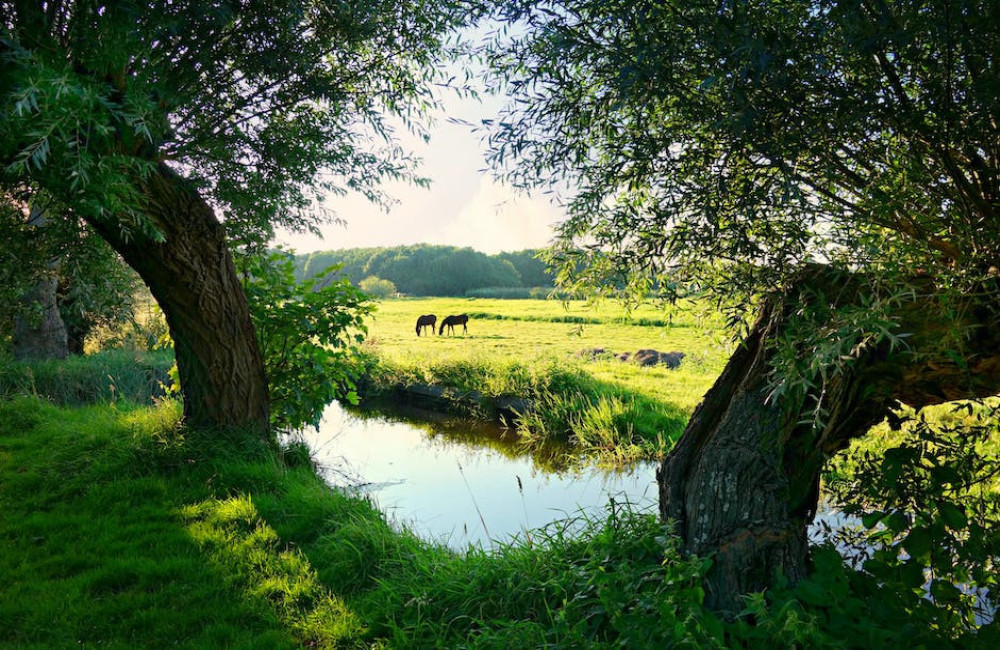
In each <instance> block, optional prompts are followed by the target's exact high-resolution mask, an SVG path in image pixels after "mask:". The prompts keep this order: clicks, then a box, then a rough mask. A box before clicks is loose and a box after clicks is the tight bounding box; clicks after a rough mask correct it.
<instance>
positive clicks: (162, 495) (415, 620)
mask: <svg viewBox="0 0 1000 650" xmlns="http://www.w3.org/2000/svg"><path fill="white" fill-rule="evenodd" d="M178 417H179V409H178V408H177V406H176V405H175V404H172V403H169V402H167V403H163V404H160V405H158V406H155V407H132V406H127V405H124V404H118V405H109V404H100V405H94V406H87V407H57V406H54V405H52V404H49V403H47V402H45V401H42V400H40V399H38V398H36V397H19V398H13V399H7V400H0V584H2V585H3V588H2V589H0V647H9V648H69V647H94V646H100V647H108V648H147V647H148V648H161V647H165V646H170V647H180V648H222V647H232V648H297V647H321V648H335V647H341V648H352V647H391V648H428V647H441V648H459V647H462V648H522V647H558V648H607V647H627V648H640V649H641V648H660V647H671V646H679V647H698V648H713V647H734V648H742V647H749V648H768V647H849V646H851V645H852V644H853V645H860V646H862V647H916V646H918V645H920V644H924V645H925V646H926V647H954V645H953V644H952V643H951V642H950V641H949V640H948V639H947V638H946V637H947V635H948V634H949V631H948V630H934V629H930V628H927V629H922V628H919V627H914V626H909V627H907V628H906V629H905V630H904V629H903V628H901V627H899V621H900V620H901V619H899V614H900V613H899V612H896V618H893V619H891V620H889V621H888V622H887V623H885V624H883V623H882V622H881V621H880V617H881V616H882V613H881V612H882V609H880V601H879V600H878V593H877V590H878V585H877V584H875V583H874V582H872V581H870V580H868V581H867V582H864V581H865V580H866V579H865V578H863V577H862V576H861V575H860V574H853V572H845V571H844V569H843V568H842V567H841V566H840V564H839V562H832V563H830V562H828V563H827V565H828V566H827V568H826V573H824V574H823V575H822V576H820V578H817V580H820V581H819V582H809V581H807V582H806V584H807V586H808V587H809V588H810V589H811V591H806V592H805V593H806V595H808V594H810V593H812V594H822V595H823V598H821V599H819V600H816V599H815V598H812V599H808V598H807V599H805V600H802V601H799V600H796V599H795V598H794V597H793V596H794V594H793V595H789V594H788V593H787V592H782V595H781V596H780V598H779V599H778V600H775V601H772V600H770V599H767V600H766V599H765V598H763V597H758V598H756V599H754V600H753V601H752V606H753V612H754V614H753V616H751V617H747V618H744V619H742V620H739V621H737V622H735V623H723V622H722V621H720V620H718V619H717V618H716V617H714V616H713V615H712V614H710V613H708V612H706V611H705V610H704V608H703V607H702V604H701V603H702V598H703V596H704V594H703V592H702V587H701V576H702V574H703V572H704V570H705V569H706V567H707V563H706V562H704V561H702V560H700V559H698V558H692V557H687V558H685V557H682V556H681V554H680V553H679V552H678V550H677V548H676V541H675V540H673V539H672V538H671V537H670V536H669V535H667V530H666V529H665V527H664V526H663V525H661V524H660V523H658V522H657V521H656V518H655V517H654V516H653V515H651V514H639V513H634V512H632V511H631V510H630V509H629V508H628V507H627V506H626V507H622V505H621V504H619V505H615V504H612V506H611V507H610V508H609V509H608V511H607V513H606V514H605V516H604V517H602V518H598V519H593V520H589V521H587V520H582V519H578V520H567V521H562V522H556V523H554V524H552V525H550V526H549V527H547V528H545V529H542V530H534V531H528V532H527V533H525V535H524V537H523V538H522V539H521V540H519V541H516V542H514V543H511V544H509V545H506V546H502V547H501V548H499V549H498V550H497V551H495V552H484V551H481V550H472V551H470V552H468V553H464V554H463V553H455V552H452V551H449V550H447V549H445V548H443V547H441V546H438V545H433V544H429V543H425V542H422V541H420V540H418V539H417V538H416V537H414V536H413V535H412V534H410V533H408V532H406V531H398V530H395V529H393V528H392V527H390V526H389V525H388V524H387V523H386V521H385V520H384V518H383V517H382V516H381V514H379V513H378V512H377V511H376V510H375V509H374V508H373V507H372V505H371V504H370V503H369V502H367V501H365V500H363V499H360V498H356V497H350V496H347V495H345V494H344V493H342V492H339V491H336V490H332V489H330V488H328V487H327V486H326V485H325V484H323V482H322V481H321V480H320V479H319V478H318V476H317V475H316V473H315V470H314V468H313V467H312V464H311V461H310V459H309V456H308V453H305V452H304V450H303V449H302V448H301V447H300V446H297V445H292V446H290V447H288V448H285V449H274V448H271V447H269V446H268V445H266V444H264V443H262V442H256V441H255V440H254V439H253V438H248V437H245V436H243V435H240V434H238V433H233V432H228V433H227V432H222V431H217V432H211V433H208V432H192V431H188V430H185V429H184V428H183V427H181V426H179V425H178ZM848 581H862V582H863V586H864V589H862V590H861V592H862V593H863V594H864V595H863V596H859V597H855V596H852V595H851V594H852V593H853V590H854V589H855V588H856V587H851V588H850V589H848V586H847V584H848ZM830 594H834V595H835V600H834V601H831V600H830V597H831V596H830ZM845 613H846V614H849V617H848V618H845ZM976 640H977V639H976V638H975V637H969V636H966V637H964V638H963V639H959V641H962V643H959V641H955V644H957V645H958V646H960V647H974V645H975V641H976ZM984 647H989V645H985V646H984Z"/></svg>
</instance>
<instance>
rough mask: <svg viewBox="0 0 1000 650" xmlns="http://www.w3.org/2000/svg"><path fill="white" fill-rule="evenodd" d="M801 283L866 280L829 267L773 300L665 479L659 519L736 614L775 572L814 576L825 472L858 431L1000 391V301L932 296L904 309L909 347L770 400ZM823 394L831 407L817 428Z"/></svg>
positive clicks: (844, 288) (853, 288) (844, 285)
mask: <svg viewBox="0 0 1000 650" xmlns="http://www.w3.org/2000/svg"><path fill="white" fill-rule="evenodd" d="M928 285H929V283H928ZM803 290H805V291H811V292H813V295H816V293H815V292H821V293H825V294H827V296H830V295H832V294H834V293H836V294H838V295H842V296H843V295H848V296H854V297H856V296H859V295H861V292H862V291H863V290H864V285H863V284H862V283H861V282H860V281H859V279H858V278H853V279H851V278H848V279H845V278H844V277H843V276H836V275H835V274H832V272H827V271H824V270H822V269H821V270H818V271H816V272H814V273H813V274H811V275H810V276H809V277H808V278H806V279H805V280H803V282H802V284H801V285H799V286H798V287H795V288H793V290H792V291H789V292H788V293H787V294H786V295H785V299H784V300H783V301H781V304H777V301H776V302H775V303H772V304H769V305H766V306H765V307H764V308H763V310H762V313H761V314H760V317H759V319H758V320H757V322H756V323H755V325H754V326H753V327H752V329H751V332H750V334H749V336H748V337H747V338H746V339H745V341H744V342H743V343H742V344H741V346H740V347H739V348H738V349H737V351H736V352H735V353H734V354H733V356H732V358H731V359H730V360H729V362H728V364H727V365H726V368H725V369H724V370H723V372H722V374H721V376H720V377H719V379H718V380H717V381H716V383H715V385H714V386H713V387H712V388H711V389H710V390H709V391H708V393H706V395H705V398H704V400H703V401H702V403H701V404H700V405H699V406H698V408H697V409H696V410H695V412H694V414H693V415H692V417H691V420H690V422H689V423H688V426H687V428H686V429H685V431H684V434H683V435H682V437H681V439H680V440H679V441H678V444H677V446H676V447H675V448H674V449H673V451H672V452H671V453H670V454H669V456H668V457H667V458H666V459H664V461H663V463H662V465H661V467H660V471H659V472H658V474H657V480H658V482H659V489H660V513H661V516H662V517H663V518H664V520H667V521H671V522H673V523H674V525H675V530H676V532H677V534H679V535H680V537H681V538H682V540H683V549H684V550H685V551H687V552H690V553H695V554H698V555H705V556H708V555H711V556H712V557H713V560H714V562H713V565H712V568H711V569H710V571H709V574H708V575H707V577H706V601H707V604H708V605H709V606H710V607H713V608H714V609H717V610H719V611H722V612H724V613H726V614H729V615H732V614H734V613H737V612H738V611H739V610H740V609H741V608H742V601H741V596H742V595H743V594H747V593H750V592H754V591H760V590H763V589H765V588H767V587H768V586H769V585H771V584H773V581H774V579H775V576H776V575H777V574H778V573H781V574H783V575H784V576H785V577H786V578H787V579H789V580H790V581H791V582H793V583H794V582H796V581H798V580H800V579H802V578H803V577H804V576H805V575H806V574H807V571H808V568H809V547H808V542H807V537H806V534H807V527H808V526H809V524H810V523H811V522H812V519H813V516H814V515H815V513H816V509H817V505H818V498H819V479H820V472H821V470H822V468H823V465H824V463H825V462H826V461H827V460H828V459H829V458H830V457H831V456H832V455H833V454H835V453H837V452H838V451H839V450H841V449H843V448H844V447H845V446H846V445H847V444H848V443H849V442H850V440H851V439H852V438H854V437H857V436H860V435H863V434H864V433H866V432H867V431H868V430H869V429H870V428H871V427H872V426H873V425H874V424H877V423H878V422H880V421H881V420H882V419H883V418H885V416H886V415H887V414H888V412H889V409H890V408H891V407H893V406H894V405H896V403H897V401H898V402H903V403H905V404H908V405H910V406H913V407H921V406H925V405H928V404H934V403H940V402H944V401H950V400H954V399H962V398H973V397H984V396H988V395H994V394H997V393H998V392H1000V336H998V332H1000V328H998V327H997V317H996V314H997V313H998V310H997V309H996V307H997V305H996V304H988V303H987V302H986V300H985V299H983V298H977V299H972V298H969V299H968V300H966V301H965V302H964V304H963V305H961V306H960V308H959V309H958V310H954V311H952V312H951V313H960V314H962V316H961V319H960V322H955V321H954V319H952V318H949V317H947V316H946V315H945V314H943V313H942V309H941V305H940V304H939V303H938V301H936V300H935V298H934V295H933V292H931V293H928V294H925V295H924V297H922V298H918V299H915V300H914V301H912V302H910V303H908V304H906V305H904V306H903V307H902V308H901V309H900V310H899V314H898V315H897V316H898V320H897V322H898V323H899V326H900V327H899V330H898V331H899V332H905V333H907V334H910V336H909V337H907V338H906V339H905V340H906V341H908V342H909V344H908V345H907V346H905V347H900V348H897V349H896V350H895V351H890V348H889V346H888V345H882V346H880V347H878V348H876V349H874V350H871V351H869V352H867V353H865V354H864V355H862V356H861V358H859V359H857V360H856V361H855V362H854V363H852V364H851V365H849V366H848V367H846V368H844V369H842V370H841V371H840V372H838V373H833V374H832V376H829V377H827V379H826V381H824V382H822V383H821V385H819V386H817V388H815V389H812V390H811V391H809V392H807V393H805V394H804V395H801V396H799V397H798V398H789V399H780V400H770V399H768V396H769V394H770V389H771V385H772V382H771V378H770V376H769V375H770V373H771V370H772V367H773V363H772V361H773V355H774V353H775V349H776V348H775V343H776V342H777V339H778V338H779V337H780V336H781V334H782V332H783V330H784V328H785V327H786V326H787V324H788V322H789V318H790V314H792V313H793V312H794V311H795V309H794V308H795V307H796V306H797V305H798V304H799V303H800V300H801V299H802V296H803V295H804V294H803V293H802V292H803ZM949 323H951V325H953V326H957V327H959V328H961V331H962V332H963V336H962V337H961V341H962V345H961V346H960V349H956V348H955V347H950V346H949V345H947V344H944V345H943V342H945V341H948V340H950V339H948V337H947V336H945V335H946V329H947V328H948V327H949ZM817 383H819V382H817ZM817 391H822V399H823V404H824V408H825V409H826V414H825V417H824V418H823V420H822V424H821V425H820V426H818V427H816V426H813V419H812V413H811V408H812V407H813V406H814V404H815V399H816V398H817V397H819V395H818V393H817Z"/></svg>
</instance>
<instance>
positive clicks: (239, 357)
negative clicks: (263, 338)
mask: <svg viewBox="0 0 1000 650" xmlns="http://www.w3.org/2000/svg"><path fill="white" fill-rule="evenodd" d="M142 190H143V193H144V198H145V199H146V201H147V205H146V216H148V217H149V219H150V220H151V221H152V223H153V225H154V226H156V228H157V229H158V230H159V232H160V233H161V234H162V236H163V240H162V241H156V240H155V239H154V238H153V237H152V236H150V235H148V234H146V233H144V232H142V231H141V230H139V229H133V230H132V231H131V232H129V233H128V234H127V235H126V234H123V233H122V232H121V231H120V230H119V229H118V228H117V226H115V225H108V224H107V223H104V222H101V221H99V220H91V224H92V225H93V226H94V227H95V228H96V229H97V231H98V232H99V233H101V235H102V236H103V237H104V238H105V239H106V240H107V241H108V242H109V243H110V244H111V245H112V246H113V247H114V248H115V250H117V251H118V252H119V253H120V254H121V255H122V257H123V258H124V259H125V261H126V262H127V263H128V264H129V265H130V266H131V267H132V268H133V269H135V270H136V272H138V273H139V275H140V277H142V279H143V280H144V281H145V283H146V284H147V286H149V290H150V292H151V293H152V294H153V297H154V298H156V301H157V303H159V305H160V308H161V309H162V310H163V314H164V317H165V318H166V321H167V325H168V327H169V328H170V335H171V337H172V338H173V340H174V352H175V355H176V357H177V370H178V372H179V374H180V384H181V394H182V395H183V398H184V418H185V421H186V422H187V423H188V424H189V425H190V426H195V427H236V428H243V429H247V430H250V431H253V432H255V433H257V434H259V435H262V436H264V437H268V436H269V433H268V420H269V408H270V402H269V397H268V389H267V379H266V376H265V373H264V363H263V359H262V357H261V353H260V350H259V349H258V346H257V339H256V336H255V334H254V327H253V323H252V321H251V319H250V312H249V309H248V308H247V303H246V297H245V296H244V294H243V289H242V287H241V286H240V283H239V279H238V276H237V274H236V269H235V267H234V265H233V260H232V256H231V255H230V253H229V249H228V247H227V245H226V239H225V235H224V233H223V228H222V225H221V224H220V223H219V221H218V220H217V219H216V218H215V215H214V213H213V211H212V208H211V207H210V206H209V205H208V203H207V202H206V201H205V200H204V199H203V198H202V197H201V196H200V195H199V194H198V192H197V191H196V190H195V189H194V188H193V187H192V186H191V184H190V183H189V182H188V181H187V180H186V179H184V178H183V177H181V176H180V175H179V174H177V173H176V172H174V171H173V170H171V169H170V168H169V167H167V166H166V165H163V164H161V165H160V166H159V167H158V169H157V171H156V173H154V174H153V175H152V176H151V177H150V178H149V179H147V180H146V181H145V182H144V185H143V187H142Z"/></svg>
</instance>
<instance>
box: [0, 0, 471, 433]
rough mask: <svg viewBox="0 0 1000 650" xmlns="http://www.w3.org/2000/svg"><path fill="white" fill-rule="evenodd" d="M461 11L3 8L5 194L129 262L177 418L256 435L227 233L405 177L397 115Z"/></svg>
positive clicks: (250, 338)
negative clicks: (88, 231)
mask: <svg viewBox="0 0 1000 650" xmlns="http://www.w3.org/2000/svg"><path fill="white" fill-rule="evenodd" d="M470 17H471V11H470V10H469V8H468V7H466V6H465V4H464V3H462V2H460V1H456V2H425V1H423V0H402V1H397V0H394V1H392V2H386V1H383V0H364V1H362V2H351V3H323V2H310V1H304V0H278V1H276V2H241V1H237V0H233V1H221V2H215V1H213V2H209V1H201V0H181V1H179V2H173V1H170V2H168V1H166V0H160V1H156V0H154V1H153V2H130V1H124V2H107V3H103V2H78V1H74V0H64V1H59V0H54V1H52V2H21V1H18V0H15V1H0V190H2V191H3V192H4V193H5V195H6V196H10V197H14V196H26V195H27V196H29V198H30V195H31V194H32V192H46V193H48V194H49V195H51V196H53V197H55V198H56V199H58V201H59V202H60V203H61V204H62V205H65V206H67V212H68V216H70V217H72V218H82V219H85V220H86V221H87V222H88V223H89V224H90V225H91V226H93V228H94V229H95V230H96V231H97V232H99V233H100V234H101V236H102V237H104V238H105V239H106V240H107V241H108V242H109V243H110V244H111V245H112V247H113V248H114V249H115V250H116V251H118V252H119V253H120V254H121V255H122V257H123V258H124V259H125V260H126V262H127V263H128V264H129V265H130V266H132V267H133V268H134V269H135V270H136V271H137V272H138V273H139V275H140V276H141V277H142V279H143V280H144V281H145V283H146V284H147V285H148V286H149V288H150V290H151V292H152V294H153V296H154V297H155V298H156V300H157V302H158V303H159V304H160V306H161V308H162V309H163V312H164V315H165V316H166V320H167V323H168V325H169V327H170V332H171V335H172V336H173V339H174V345H175V351H176V355H177V365H178V370H179V373H180V381H181V386H182V392H183V396H184V412H185V418H186V419H187V421H188V422H189V423H191V424H193V425H207V426H240V427H248V428H250V429H253V430H256V431H258V432H260V433H261V434H263V433H264V432H265V431H266V428H267V422H268V393H267V384H266V380H265V374H264V369H263V365H262V362H261V355H260V352H259V350H258V348H257V343H256V341H255V338H254V333H253V327H252V324H251V321H250V317H249V314H248V311H247V305H246V300H245V298H244V296H243V293H242V291H241V289H240V284H239V282H238V279H237V275H236V273H235V271H234V267H233V262H232V259H231V256H230V252H229V250H228V248H227V233H228V234H229V236H230V237H233V238H236V239H238V240H239V241H240V242H241V243H248V242H249V243H256V244H261V243H262V242H266V241H267V240H268V239H269V237H270V236H271V235H272V234H273V231H274V229H275V228H276V227H278V226H283V227H287V228H292V229H297V230H306V229H313V228H315V226H316V224H317V223H318V221H319V220H321V219H323V218H325V214H326V213H324V212H323V211H322V210H320V209H318V208H317V200H318V197H319V196H320V195H322V194H323V193H325V192H329V191H333V192H338V191H339V192H343V191H347V190H354V191H358V192H361V193H363V194H365V195H367V196H369V197H371V198H373V199H378V198H379V197H380V196H381V193H380V191H379V189H378V187H379V182H380V181H381V180H382V179H385V178H387V177H388V178H396V179H400V178H412V177H413V162H414V161H413V160H412V159H410V157H409V156H408V155H407V154H405V152H402V151H401V150H400V149H399V148H398V146H397V145H396V144H395V138H394V133H393V125H394V124H402V125H405V126H406V127H408V128H413V129H416V130H418V131H420V130H421V126H420V124H422V117H423V116H424V115H425V114H426V111H427V108H428V107H429V106H431V105H433V104H434V101H435V100H434V92H433V89H434V85H433V84H434V82H435V81H436V73H435V72H434V70H435V68H434V64H435V62H436V61H437V59H438V58H439V57H440V56H441V55H442V53H443V52H444V51H445V50H446V49H447V45H446V40H445V39H446V38H448V34H450V32H451V30H452V29H453V28H454V27H455V26H456V25H459V24H461V23H462V22H463V21H465V20H468V19H469V18H470ZM393 116H394V117H396V118H399V119H398V120H395V119H393ZM397 128H398V127H397Z"/></svg>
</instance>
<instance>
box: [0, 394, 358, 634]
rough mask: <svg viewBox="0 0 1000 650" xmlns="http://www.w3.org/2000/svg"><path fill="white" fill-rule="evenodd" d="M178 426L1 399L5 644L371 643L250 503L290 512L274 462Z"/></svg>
mask: <svg viewBox="0 0 1000 650" xmlns="http://www.w3.org/2000/svg"><path fill="white" fill-rule="evenodd" d="M177 419H178V413H177V409H176V408H173V407H170V406H161V407H159V408H155V409H149V408H146V409H136V410H131V411H129V410H116V409H114V408H109V407H107V406H104V407H87V408H80V409H65V408H57V407H53V406H51V405H49V404H46V403H44V402H42V401H40V400H38V399H35V398H18V399H14V400H8V401H0V497H2V498H0V502H2V504H3V507H2V508H0V583H2V584H3V585H4V588H3V590H0V645H2V646H10V647H19V648H21V647H39V648H41V647H46V648H49V647H69V646H77V645H80V644H85V645H89V644H94V645H111V646H117V647H162V646H166V645H178V646H182V647H241V648H244V647H245V648H295V647H302V646H303V645H312V646H320V647H331V646H351V645H356V644H359V643H361V641H360V639H361V638H362V636H363V633H364V630H363V628H362V626H361V625H360V623H358V621H357V618H356V617H355V616H354V615H353V614H352V613H351V612H350V611H349V609H348V608H347V607H346V606H345V605H344V603H343V601H341V600H340V599H338V598H337V597H336V596H334V595H333V594H332V593H331V592H330V591H329V589H328V588H327V587H325V586H323V585H322V584H321V583H320V582H319V581H318V579H317V572H316V571H315V570H314V569H313V568H312V567H310V565H309V562H308V560H306V559H305V557H304V556H303V555H302V554H301V553H299V552H298V551H297V550H295V549H294V548H291V547H287V546H285V545H284V544H283V543H282V542H280V541H279V536H278V534H277V533H276V532H275V531H274V529H273V528H272V527H271V526H270V525H269V524H268V523H266V521H265V519H264V518H262V517H261V516H260V515H259V514H258V513H257V511H256V509H255V505H254V503H253V501H251V499H250V497H249V496H245V495H248V494H251V493H252V494H254V495H255V498H256V495H258V494H260V495H262V496H264V497H265V500H266V498H267V497H268V496H269V495H271V501H272V502H275V501H280V500H281V497H280V496H277V495H280V493H281V492H282V490H283V489H287V483H288V482H289V480H290V478H289V476H288V475H287V472H285V471H284V470H283V469H282V466H281V463H280V461H278V460H277V455H276V452H274V451H269V450H266V449H254V448H253V445H250V448H249V449H248V448H247V446H246V445H237V444H233V443H232V441H226V440H221V441H208V440H206V439H198V438H197V437H196V436H193V435H190V434H189V435H187V436H186V435H185V432H184V431H183V430H182V429H179V428H178V427H177V426H176V421H177ZM299 480H302V477H300V478H299ZM304 480H312V481H318V479H316V478H315V477H314V476H312V478H310V473H306V474H305V475H304ZM293 482H294V481H293Z"/></svg>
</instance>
